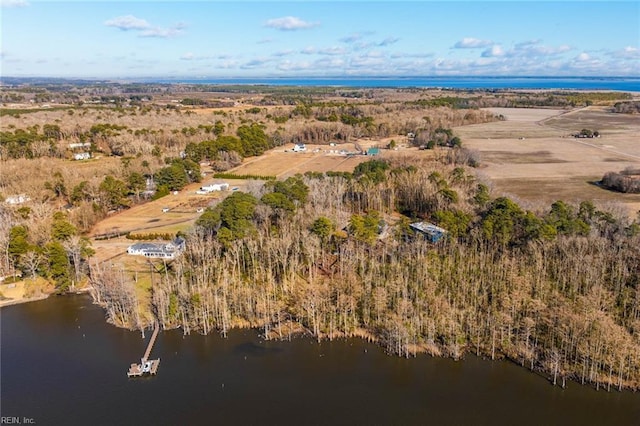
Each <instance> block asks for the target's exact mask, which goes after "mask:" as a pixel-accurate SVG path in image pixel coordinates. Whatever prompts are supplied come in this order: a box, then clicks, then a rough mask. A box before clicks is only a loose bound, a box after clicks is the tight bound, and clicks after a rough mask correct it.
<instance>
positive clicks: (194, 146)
mask: <svg viewBox="0 0 640 426" xmlns="http://www.w3.org/2000/svg"><path fill="white" fill-rule="evenodd" d="M220 125H221V127H222V129H223V128H224V125H223V124H222V123H220ZM218 129H220V126H219V125H218V123H216V128H215V130H214V132H215V133H216V134H218ZM222 129H221V130H220V131H222ZM264 129H265V127H264V126H263V125H261V124H257V123H252V124H250V125H242V126H240V127H238V129H237V131H236V136H229V135H220V136H218V137H217V138H216V139H214V140H206V141H203V142H200V143H189V144H187V146H186V148H185V154H186V155H187V157H188V158H189V159H191V160H193V161H195V162H200V161H202V160H210V161H213V160H219V159H220V156H221V153H237V154H238V155H240V156H241V157H251V156H258V155H262V154H263V153H264V152H265V151H266V150H268V149H270V148H273V146H274V142H273V140H272V139H270V138H269V137H268V136H267V134H266V133H265V132H264Z"/></svg>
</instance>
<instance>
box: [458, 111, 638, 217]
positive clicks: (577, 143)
mask: <svg viewBox="0 0 640 426" xmlns="http://www.w3.org/2000/svg"><path fill="white" fill-rule="evenodd" d="M492 111H493V112H495V113H496V114H502V115H504V116H505V117H506V121H500V122H495V123H487V124H477V125H471V126H464V127H457V128H455V132H456V134H458V135H459V136H460V137H461V138H462V140H463V144H464V146H465V147H467V148H470V149H475V150H478V151H479V152H480V155H481V161H482V167H481V169H480V172H481V174H484V175H486V176H487V177H488V178H489V179H490V180H491V181H492V182H493V184H494V191H495V192H497V193H499V194H506V195H510V196H514V197H516V198H518V199H520V200H523V201H530V202H537V201H542V202H544V203H546V204H548V203H551V202H553V201H555V200H558V199H564V200H567V201H575V202H579V201H582V200H592V201H594V202H596V203H600V204H607V203H620V204H622V205H624V207H625V209H626V210H627V211H628V213H629V214H630V215H631V216H632V217H633V216H635V215H636V212H638V210H640V195H637V194H621V193H616V192H612V191H608V190H606V189H602V188H600V187H598V186H597V185H595V184H594V183H595V182H597V181H599V180H600V179H601V178H602V176H603V175H604V173H606V172H609V171H620V170H623V169H624V168H626V167H640V144H639V143H638V138H639V136H640V122H639V121H638V120H637V117H634V116H629V115H624V114H614V113H610V112H607V111H606V110H605V109H603V108H601V107H587V108H581V109H578V110H574V111H569V112H567V111H564V110H553V109H533V110H532V109H509V108H494V109H492ZM583 128H587V129H591V130H597V131H599V132H600V133H601V135H602V136H601V137H600V138H593V139H577V138H574V137H572V136H571V134H572V133H577V132H579V131H580V130H581V129H583Z"/></svg>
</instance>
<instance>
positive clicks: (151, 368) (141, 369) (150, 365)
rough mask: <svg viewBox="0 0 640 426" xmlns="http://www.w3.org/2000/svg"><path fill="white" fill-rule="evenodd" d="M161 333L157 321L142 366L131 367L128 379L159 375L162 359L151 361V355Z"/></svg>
mask: <svg viewBox="0 0 640 426" xmlns="http://www.w3.org/2000/svg"><path fill="white" fill-rule="evenodd" d="M159 332H160V326H159V325H158V322H157V321H156V323H155V325H154V330H153V334H152V335H151V339H150V340H149V344H148V345H147V350H146V351H145V353H144V355H143V356H142V358H141V359H140V364H136V363H133V364H131V366H130V367H129V371H128V372H127V376H128V377H140V376H144V375H147V374H148V375H152V376H155V375H156V374H158V367H159V366H160V358H158V359H152V360H149V355H151V350H152V349H153V345H154V343H155V342H156V338H157V337H158V333H159Z"/></svg>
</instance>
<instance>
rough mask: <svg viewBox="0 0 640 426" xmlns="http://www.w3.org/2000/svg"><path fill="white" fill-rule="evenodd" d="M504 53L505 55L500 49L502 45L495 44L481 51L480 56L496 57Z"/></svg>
mask: <svg viewBox="0 0 640 426" xmlns="http://www.w3.org/2000/svg"><path fill="white" fill-rule="evenodd" d="M504 55H505V52H504V50H503V49H502V47H500V46H498V45H495V46H491V47H490V48H489V49H487V50H485V51H484V52H482V54H481V55H480V56H482V57H483V58H498V57H500V56H504Z"/></svg>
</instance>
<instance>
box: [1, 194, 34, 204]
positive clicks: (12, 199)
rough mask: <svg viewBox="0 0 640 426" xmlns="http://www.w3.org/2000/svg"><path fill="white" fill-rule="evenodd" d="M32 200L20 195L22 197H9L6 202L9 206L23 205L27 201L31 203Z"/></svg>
mask: <svg viewBox="0 0 640 426" xmlns="http://www.w3.org/2000/svg"><path fill="white" fill-rule="evenodd" d="M30 200H31V198H30V197H29V196H27V195H24V194H20V195H14V196H12V197H7V198H6V199H5V200H4V201H5V202H6V203H7V204H13V205H15V204H22V203H26V202H27V201H30Z"/></svg>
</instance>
